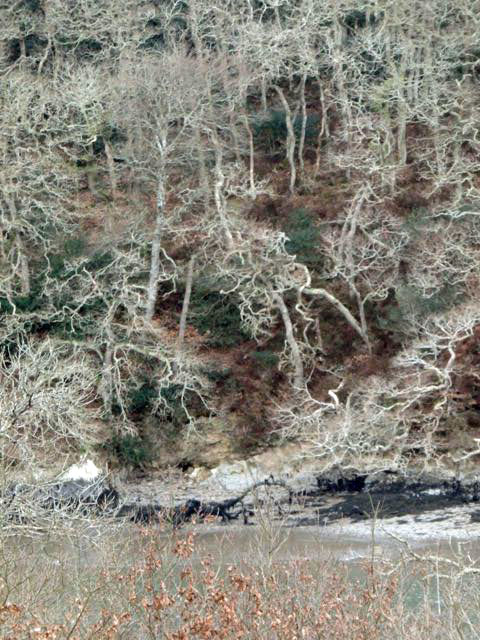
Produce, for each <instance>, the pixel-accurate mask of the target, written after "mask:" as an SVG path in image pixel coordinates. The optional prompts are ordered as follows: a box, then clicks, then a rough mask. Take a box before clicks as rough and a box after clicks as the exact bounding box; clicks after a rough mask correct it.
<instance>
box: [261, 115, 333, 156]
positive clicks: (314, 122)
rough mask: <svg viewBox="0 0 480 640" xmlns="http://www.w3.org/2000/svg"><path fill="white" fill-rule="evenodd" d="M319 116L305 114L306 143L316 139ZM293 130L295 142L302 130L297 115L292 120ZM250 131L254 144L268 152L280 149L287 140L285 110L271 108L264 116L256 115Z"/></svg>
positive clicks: (299, 118) (300, 120)
mask: <svg viewBox="0 0 480 640" xmlns="http://www.w3.org/2000/svg"><path fill="white" fill-rule="evenodd" d="M319 122H320V116H319V115H318V114H316V113H314V114H310V115H307V123H306V129H305V140H306V142H307V143H308V142H309V141H311V140H312V139H316V137H317V135H318V126H319ZM293 130H294V133H295V137H296V139H297V142H298V141H299V140H300V134H301V131H302V118H301V117H300V116H297V117H296V118H295V120H294V121H293ZM252 132H253V137H254V141H255V144H256V145H257V146H259V147H260V148H262V149H264V150H265V151H267V152H268V153H275V152H278V151H280V150H281V149H282V147H283V146H284V145H285V142H286V140H287V125H286V121H285V112H284V111H281V110H275V109H272V110H271V111H269V112H268V113H267V114H266V115H265V116H256V117H255V118H254V119H253V122H252Z"/></svg>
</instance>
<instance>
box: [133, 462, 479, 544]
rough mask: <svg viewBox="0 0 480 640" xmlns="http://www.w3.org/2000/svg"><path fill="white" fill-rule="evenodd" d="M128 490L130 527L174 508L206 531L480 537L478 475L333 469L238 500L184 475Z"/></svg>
mask: <svg viewBox="0 0 480 640" xmlns="http://www.w3.org/2000/svg"><path fill="white" fill-rule="evenodd" d="M124 491H125V500H124V502H123V506H122V515H123V517H127V518H128V519H130V520H132V521H141V522H147V521H154V520H155V518H157V517H158V514H159V513H161V512H162V513H165V511H164V509H165V507H166V506H168V505H169V506H170V508H171V507H175V508H176V509H177V511H176V513H178V512H179V511H178V510H180V512H181V510H182V509H183V513H184V514H185V518H181V519H180V520H183V521H185V522H187V521H189V520H191V519H192V518H194V519H195V521H197V522H201V521H203V520H205V519H206V520H207V521H208V523H207V526H214V525H215V524H218V521H219V520H221V521H222V522H223V523H224V524H227V525H230V526H232V525H235V524H242V525H244V524H245V525H248V526H252V525H255V524H258V521H259V518H260V517H261V518H262V519H264V518H265V515H266V516H267V517H268V519H269V520H270V521H271V522H272V523H277V524H278V525H282V526H285V527H290V528H291V527H321V528H322V531H323V535H325V536H329V535H337V534H338V532H339V531H340V530H341V531H342V532H343V533H344V534H345V535H351V536H354V537H365V536H370V535H371V529H372V523H375V527H376V530H377V533H378V535H383V534H385V535H388V534H391V535H399V536H404V537H406V538H410V539H411V538H412V537H417V538H418V537H420V538H421V537H431V538H432V537H438V538H439V539H440V538H442V539H444V538H448V537H458V538H465V537H477V536H478V537H480V476H477V475H475V474H471V475H469V476H465V477H462V478H459V477H455V476H453V475H452V474H447V473H445V474H440V473H436V474H433V473H419V472H415V471H409V472H397V471H394V470H388V469H387V470H382V471H378V472H374V473H369V474H363V473H361V472H355V471H349V472H348V473H343V472H342V471H341V470H339V469H334V470H332V471H330V472H329V473H318V474H316V473H314V472H309V473H303V474H296V475H292V476H290V477H277V478H275V477H274V476H273V475H272V476H270V477H269V478H266V479H264V480H263V481H257V482H256V483H253V484H251V487H250V490H248V489H247V490H245V491H244V492H243V493H242V494H238V495H232V492H229V491H228V490H226V489H225V488H224V487H222V486H221V485H219V483H218V482H215V478H213V479H210V480H207V481H204V482H200V483H196V482H194V481H192V480H191V479H188V478H182V477H181V476H179V477H176V478H170V479H166V480H164V481H162V480H161V479H158V480H155V481H151V482H144V483H142V484H139V485H135V484H129V485H126V486H125V487H124ZM192 500H193V501H196V502H195V505H196V509H193V511H192V509H191V507H192V502H191V501H192ZM212 506H214V508H213V509H212ZM219 506H220V507H221V508H219ZM216 509H217V512H215V510H216ZM148 514H150V515H151V517H149V515H148ZM206 516H218V519H216V518H215V517H214V518H211V517H207V518H206ZM180 520H179V521H178V522H179V523H180ZM215 520H216V522H215Z"/></svg>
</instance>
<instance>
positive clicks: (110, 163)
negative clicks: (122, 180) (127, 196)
mask: <svg viewBox="0 0 480 640" xmlns="http://www.w3.org/2000/svg"><path fill="white" fill-rule="evenodd" d="M105 155H106V156H107V166H108V175H109V177H110V190H111V192H112V200H115V196H116V194H117V178H116V176H115V164H114V160H113V153H112V147H111V145H110V143H109V142H105Z"/></svg>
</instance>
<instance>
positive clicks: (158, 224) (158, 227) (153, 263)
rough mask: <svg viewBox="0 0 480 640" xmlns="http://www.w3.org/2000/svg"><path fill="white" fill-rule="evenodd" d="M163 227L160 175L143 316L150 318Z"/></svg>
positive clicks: (163, 206)
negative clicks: (145, 306) (145, 305)
mask: <svg viewBox="0 0 480 640" xmlns="http://www.w3.org/2000/svg"><path fill="white" fill-rule="evenodd" d="M164 227H165V184H164V176H163V175H160V176H159V178H158V184H157V215H156V218H155V229H154V232H153V239H152V253H151V258H150V277H149V280H148V290H147V308H146V311H145V318H146V319H147V320H148V321H150V320H152V318H153V316H154V313H155V305H156V303H157V294H158V276H159V273H160V249H161V245H162V235H163V229H164Z"/></svg>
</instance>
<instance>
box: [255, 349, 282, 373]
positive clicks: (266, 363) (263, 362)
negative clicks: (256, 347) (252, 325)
mask: <svg viewBox="0 0 480 640" xmlns="http://www.w3.org/2000/svg"><path fill="white" fill-rule="evenodd" d="M251 356H252V358H253V359H254V360H255V363H256V364H257V365H258V366H259V367H262V369H273V367H276V366H277V364H278V355H277V354H276V353H274V352H273V351H268V350H266V351H254V352H253V353H252V354H251Z"/></svg>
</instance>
